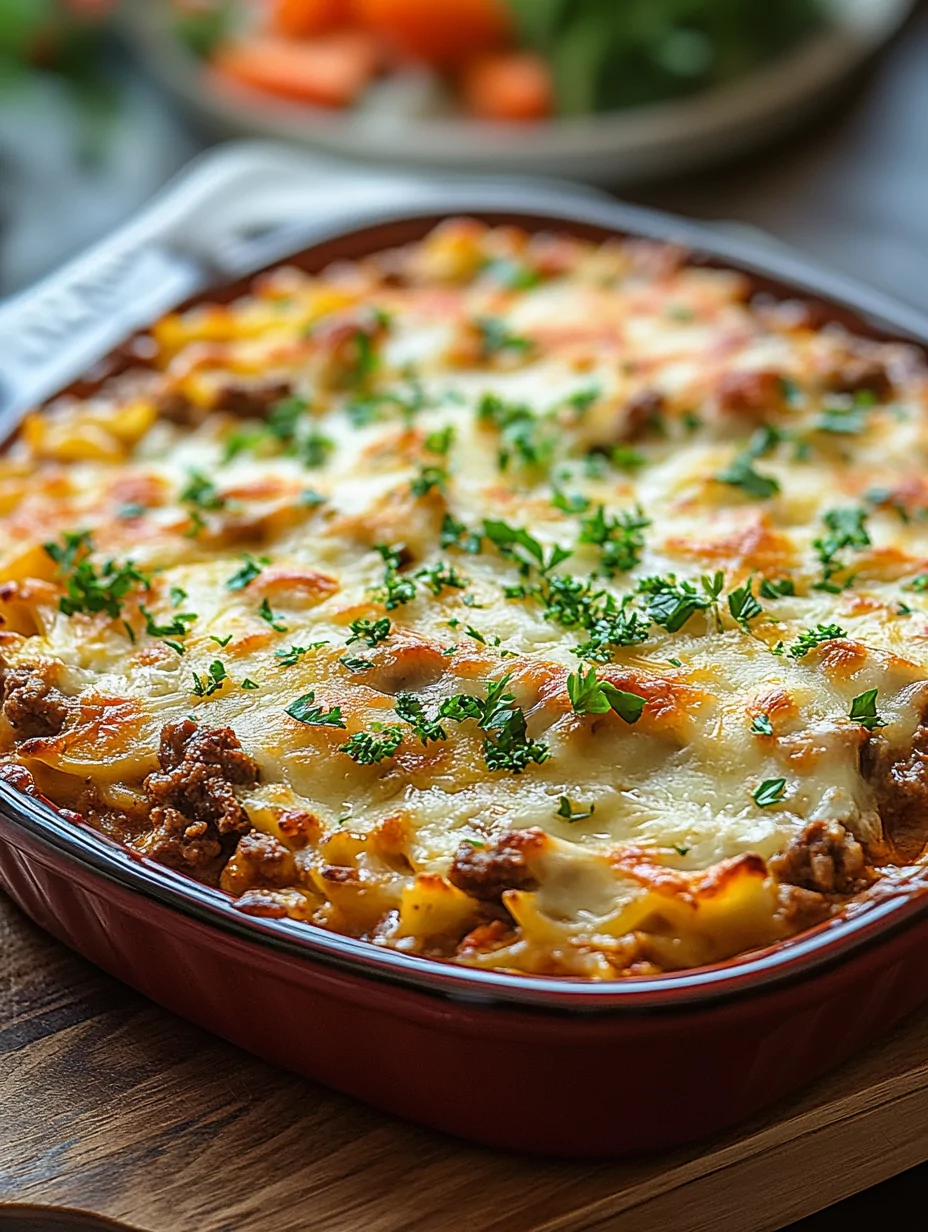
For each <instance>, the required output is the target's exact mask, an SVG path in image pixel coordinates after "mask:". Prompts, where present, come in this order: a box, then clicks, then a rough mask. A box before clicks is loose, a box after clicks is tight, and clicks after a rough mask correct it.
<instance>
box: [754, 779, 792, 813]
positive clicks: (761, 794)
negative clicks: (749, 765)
mask: <svg viewBox="0 0 928 1232" xmlns="http://www.w3.org/2000/svg"><path fill="white" fill-rule="evenodd" d="M751 795H752V796H753V798H754V803H755V804H756V805H757V807H758V808H769V807H770V805H771V804H779V803H780V801H781V800H782V799H783V797H784V796H785V795H786V779H764V781H763V782H762V783H761V785H760V786H759V787H755V788H754V790H753V791H752V792H751Z"/></svg>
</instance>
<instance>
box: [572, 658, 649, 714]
mask: <svg viewBox="0 0 928 1232" xmlns="http://www.w3.org/2000/svg"><path fill="white" fill-rule="evenodd" d="M567 695H568V697H569V698H570V704H571V706H572V707H573V709H574V712H575V713H576V714H606V713H607V712H608V711H610V710H613V711H615V713H616V714H617V715H618V716H619V718H620V719H623V720H624V721H625V722H626V723H629V724H632V723H637V722H638V720H639V719H640V718H641V715H642V712H643V711H644V708H645V706H646V704H647V699H646V698H644V697H641V696H639V694H637V693H628V692H626V691H624V690H623V689H617V688H616V687H615V685H614V684H611V683H610V682H609V681H608V680H598V679H597V677H596V669H595V668H592V667H591V668H590V670H589V672H587V673H586V675H584V673H583V672H582V671H579V672H572V673H571V674H570V675H569V676H568V677H567Z"/></svg>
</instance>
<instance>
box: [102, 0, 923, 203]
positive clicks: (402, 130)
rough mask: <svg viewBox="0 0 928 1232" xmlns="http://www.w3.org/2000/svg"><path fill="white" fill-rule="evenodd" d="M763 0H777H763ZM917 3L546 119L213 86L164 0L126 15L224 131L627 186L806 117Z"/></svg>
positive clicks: (348, 152) (388, 157) (741, 147)
mask: <svg viewBox="0 0 928 1232" xmlns="http://www.w3.org/2000/svg"><path fill="white" fill-rule="evenodd" d="M617 2H618V0H617ZM764 2H770V0H758V3H764ZM773 2H775V0H773ZM913 6H914V0H828V7H829V9H830V11H831V22H830V25H829V27H828V28H827V29H825V30H823V31H822V32H821V33H819V34H817V35H814V36H812V37H810V38H809V39H807V40H806V41H805V42H804V43H802V44H800V45H799V46H798V47H796V48H795V49H794V50H793V51H791V52H789V53H788V54H787V55H785V56H783V57H782V58H781V59H779V60H777V61H776V62H774V63H771V64H769V65H767V66H765V67H764V68H763V69H760V70H758V71H757V72H755V73H753V74H751V75H750V76H747V77H744V78H741V79H740V80H737V81H734V82H731V83H729V84H728V85H725V86H722V87H719V88H718V89H714V90H710V91H706V92H704V93H702V94H699V95H694V96H692V97H690V98H686V99H683V100H678V101H674V102H671V103H660V104H654V105H650V106H647V107H640V108H636V109H633V110H628V111H619V112H612V113H607V114H601V115H595V116H586V117H580V118H576V119H569V120H556V121H551V122H548V123H541V124H537V125H507V124H488V123H481V122H479V121H474V120H467V119H457V118H448V119H419V120H408V119H398V118H396V117H394V116H392V115H390V116H385V115H384V114H383V113H378V112H377V111H376V110H372V111H369V112H353V111H349V112H332V111H328V110H326V109H323V108H317V107H311V106H308V105H303V104H298V103H292V102H288V101H286V100H284V99H279V100H278V99H274V98H272V97H270V96H269V95H267V94H264V93H262V92H259V91H255V90H250V89H247V88H245V87H231V86H228V87H226V86H223V87H222V88H221V89H220V88H216V87H213V88H210V89H209V90H207V89H205V88H204V87H203V84H202V82H201V80H200V74H199V65H198V63H197V61H196V60H195V59H194V58H193V57H192V56H191V55H190V54H189V53H188V52H187V51H186V49H185V48H184V47H183V46H181V45H180V44H179V43H178V42H177V40H176V39H175V38H174V37H173V35H172V34H171V32H170V29H169V25H168V21H167V8H166V6H165V5H164V4H162V3H161V2H160V0H129V2H128V3H127V5H126V6H125V16H124V23H125V29H126V30H127V32H128V33H129V36H130V37H131V38H132V40H133V41H134V43H135V44H136V46H137V47H138V49H139V51H140V53H141V54H142V56H143V58H144V59H145V61H146V63H147V65H148V67H149V69H150V70H151V71H152V72H153V73H154V74H155V75H156V76H157V77H158V78H159V79H160V80H161V81H162V82H163V83H164V84H165V85H166V86H168V87H169V88H170V89H171V90H172V91H173V92H174V93H175V94H177V95H178V96H179V97H180V98H181V99H183V100H184V101H185V102H186V103H187V104H188V106H190V107H191V108H192V109H193V110H194V111H195V112H196V113H197V114H198V115H199V116H200V117H201V118H202V119H204V120H206V121H207V122H208V123H209V124H210V125H211V127H213V128H214V130H216V131H219V132H222V133H223V134H225V135H231V134H238V135H242V134H246V135H252V136H265V137H268V136H269V137H276V138H285V139H286V140H289V141H297V142H300V143H301V144H304V145H308V146H311V147H312V148H314V149H316V150H319V151H324V152H326V153H328V154H333V155H338V156H340V157H343V158H351V159H357V160H362V161H364V162H368V163H377V164H381V165H384V164H386V165H393V166H403V167H407V168H419V169H422V168H428V169H431V170H441V171H459V172H475V171H479V172H484V173H486V172H491V173H492V172H505V173H507V174H510V175H512V174H518V175H548V176H564V177H570V178H573V179H578V180H585V181H587V182H588V183H595V184H608V185H610V186H612V187H617V186H621V185H628V184H630V183H632V182H634V181H637V180H642V179H646V178H652V177H657V176H666V175H670V174H677V173H679V172H682V171H690V170H693V169H695V168H697V167H700V166H704V165H705V164H707V163H711V162H717V161H719V160H721V159H723V158H726V157H728V156H730V155H733V154H736V153H740V152H743V151H745V150H749V149H753V148H756V147H758V146H760V145H761V144H763V143H764V142H766V141H769V140H770V139H772V138H774V137H776V136H779V135H781V134H783V133H785V132H787V131H788V130H789V129H790V128H794V127H795V126H796V125H798V124H799V123H801V122H804V121H806V120H808V118H809V116H810V115H811V113H812V111H813V109H814V108H816V107H818V106H820V105H821V104H822V103H823V102H825V101H827V99H828V98H829V96H830V95H832V94H833V93H834V92H835V91H836V89H837V88H838V87H839V86H840V85H841V83H842V82H844V81H845V80H846V79H847V78H848V76H850V75H851V74H853V73H854V71H855V70H857V69H859V68H860V67H861V65H862V64H864V63H865V62H866V60H867V59H869V58H870V57H871V56H872V55H873V54H874V53H875V52H876V51H877V50H878V49H879V48H880V47H881V46H882V45H883V44H884V43H885V42H886V41H887V40H888V39H889V38H890V37H891V36H892V35H893V34H894V33H895V32H896V31H897V30H898V29H899V27H900V26H901V24H902V22H903V21H904V20H905V18H906V17H907V16H908V14H909V13H910V12H911V10H912V8H913Z"/></svg>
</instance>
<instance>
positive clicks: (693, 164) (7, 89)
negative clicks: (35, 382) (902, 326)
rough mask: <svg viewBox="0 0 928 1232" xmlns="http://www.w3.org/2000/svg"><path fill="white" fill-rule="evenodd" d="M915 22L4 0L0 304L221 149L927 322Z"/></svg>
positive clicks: (512, 2)
mask: <svg viewBox="0 0 928 1232" xmlns="http://www.w3.org/2000/svg"><path fill="white" fill-rule="evenodd" d="M926 116H928V8H926V7H925V6H924V5H923V4H918V3H916V2H915V0H770V2H769V3H760V2H759V0H122V2H121V3H120V2H118V0H0V296H3V295H6V294H9V293H10V292H11V291H13V290H15V289H17V288H19V287H21V286H24V285H27V284H28V283H29V282H31V281H33V280H34V279H36V278H37V277H39V276H40V275H41V274H42V273H44V272H46V271H47V270H49V269H51V268H54V266H55V265H57V264H59V263H60V262H61V261H62V260H63V259H64V258H65V257H67V256H68V255H70V254H71V253H72V252H74V251H77V250H79V249H80V248H82V247H84V246H85V245H87V244H88V243H89V242H90V241H92V240H93V239H95V238H98V237H99V236H101V235H104V234H105V233H106V232H107V231H109V230H110V229H111V228H112V227H113V226H114V225H115V224H116V223H117V222H119V221H120V220H121V219H122V218H124V217H125V216H127V215H128V214H130V213H131V212H132V211H133V210H135V209H136V208H138V206H139V205H140V204H142V203H143V202H144V201H146V200H147V199H148V198H149V197H150V195H151V194H152V193H153V192H154V191H155V190H156V189H157V188H158V187H159V186H160V185H161V184H163V183H164V182H165V181H166V180H167V179H168V178H170V176H171V175H172V174H173V173H174V172H175V171H177V170H178V169H179V168H180V167H181V166H183V164H184V163H185V162H187V161H188V160H189V159H190V158H191V157H192V156H193V155H194V154H196V153H197V152H198V151H200V150H202V149H204V148H206V147H207V146H209V145H210V144H212V143H214V142H216V141H218V140H222V139H228V138H230V137H234V136H242V135H249V136H253V135H269V136H276V137H283V138H285V139H288V140H291V141H295V142H299V143H300V144H302V145H303V146H305V147H306V148H307V149H309V150H310V151H314V152H315V156H317V157H318V158H319V159H320V164H319V173H320V177H323V176H324V175H325V173H326V168H327V166H329V165H330V163H329V162H327V160H331V159H338V158H349V159H353V160H356V161H361V162H363V163H364V164H365V165H367V166H368V167H375V166H392V167H396V166H409V167H414V168H416V169H417V170H419V171H421V170H422V169H423V168H424V169H426V170H428V171H429V173H431V174H441V175H449V174H450V175H455V174H472V173H474V172H480V173H486V172H490V173H493V172H504V173H507V174H513V173H515V174H520V175H522V174H543V175H545V176H549V177H550V176H559V177H569V178H574V179H579V180H583V181H586V182H589V183H595V184H597V185H600V186H602V187H605V188H606V189H607V190H609V191H613V192H617V193H618V194H619V195H621V196H623V197H625V198H627V199H630V200H635V201H639V202H644V203H646V204H655V205H658V206H660V207H662V208H665V209H670V210H674V211H676V212H679V213H682V214H689V215H693V216H697V217H701V218H706V219H711V220H713V221H715V222H717V223H718V224H720V225H726V226H732V227H739V228H743V227H745V226H749V227H752V228H757V229H760V230H761V231H762V232H763V233H765V234H766V235H768V236H769V237H771V242H776V241H777V240H779V241H781V242H785V243H788V244H791V245H794V246H796V247H798V248H800V249H803V250H805V251H806V252H808V253H811V254H813V255H814V256H815V257H816V258H818V259H819V260H820V261H821V262H823V263H824V264H827V265H831V266H832V267H834V268H837V269H840V270H842V271H843V272H846V273H850V274H852V275H854V276H856V277H858V278H860V279H862V280H864V281H867V282H870V283H872V284H874V285H877V286H879V287H881V288H882V289H884V290H887V291H889V292H891V293H892V294H894V295H896V296H897V297H898V298H900V299H903V300H907V301H908V302H910V303H912V304H914V305H916V306H920V307H923V308H925V309H928V208H926V205H928V124H926Z"/></svg>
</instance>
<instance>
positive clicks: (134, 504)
mask: <svg viewBox="0 0 928 1232" xmlns="http://www.w3.org/2000/svg"><path fill="white" fill-rule="evenodd" d="M144 512H145V506H144V505H140V504H139V502H138V501H127V502H126V503H125V504H124V505H120V506H119V509H118V510H117V512H116V516H117V518H119V520H120V521H121V522H131V521H133V520H134V519H135V518H140V517H141V516H142V514H143V513H144Z"/></svg>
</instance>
